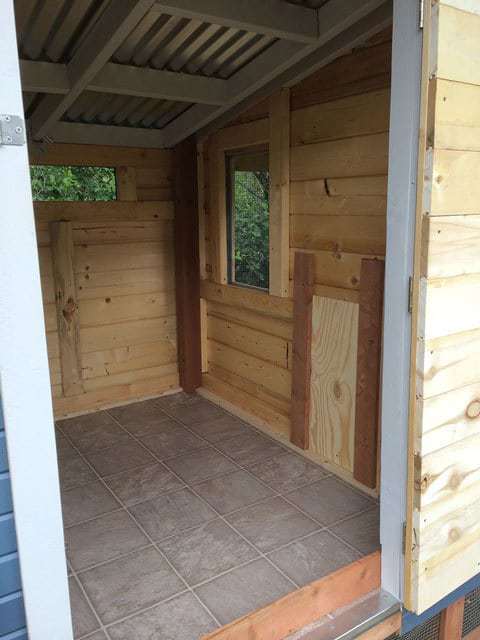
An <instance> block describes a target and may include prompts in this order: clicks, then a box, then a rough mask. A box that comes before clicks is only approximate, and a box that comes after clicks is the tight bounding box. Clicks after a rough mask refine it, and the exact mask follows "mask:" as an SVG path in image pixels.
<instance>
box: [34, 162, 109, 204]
mask: <svg viewBox="0 0 480 640" xmlns="http://www.w3.org/2000/svg"><path fill="white" fill-rule="evenodd" d="M30 176H31V181H32V196H33V200H37V201H45V200H63V201H64V202H68V201H85V200H116V199H117V183H116V179H115V169H112V168H110V167H69V166H42V165H39V166H35V167H30Z"/></svg>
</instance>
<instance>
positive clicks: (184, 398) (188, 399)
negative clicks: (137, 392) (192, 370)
mask: <svg viewBox="0 0 480 640" xmlns="http://www.w3.org/2000/svg"><path fill="white" fill-rule="evenodd" d="M201 402H203V398H202V397H201V396H199V395H198V393H185V391H180V392H178V393H169V394H168V395H166V396H163V397H161V398H156V399H155V403H156V404H157V405H158V406H159V407H160V408H161V409H163V410H165V411H169V410H170V409H172V408H174V407H179V406H182V405H183V406H185V405H192V404H195V403H201Z"/></svg>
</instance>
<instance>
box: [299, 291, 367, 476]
mask: <svg viewBox="0 0 480 640" xmlns="http://www.w3.org/2000/svg"><path fill="white" fill-rule="evenodd" d="M357 335H358V305H356V304H353V303H349V302H342V301H339V300H329V299H327V298H321V297H318V296H315V297H314V299H313V314H312V376H311V414H310V442H311V449H312V451H314V452H315V453H318V454H319V455H320V456H321V457H322V458H323V459H325V460H327V461H329V462H332V463H335V464H337V465H339V466H341V467H343V468H344V469H347V470H348V471H352V470H353V447H354V427H355V393H356V357H357Z"/></svg>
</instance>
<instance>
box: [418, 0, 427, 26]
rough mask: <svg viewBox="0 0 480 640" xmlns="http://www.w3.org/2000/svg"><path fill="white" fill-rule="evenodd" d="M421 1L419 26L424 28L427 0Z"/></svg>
mask: <svg viewBox="0 0 480 640" xmlns="http://www.w3.org/2000/svg"><path fill="white" fill-rule="evenodd" d="M419 1H420V12H419V17H418V26H419V28H420V29H423V23H424V20H425V0H419Z"/></svg>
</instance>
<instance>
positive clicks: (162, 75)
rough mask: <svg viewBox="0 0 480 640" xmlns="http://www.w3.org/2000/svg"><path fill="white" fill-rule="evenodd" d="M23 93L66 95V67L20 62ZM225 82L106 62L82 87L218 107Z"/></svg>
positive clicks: (223, 98)
mask: <svg viewBox="0 0 480 640" xmlns="http://www.w3.org/2000/svg"><path fill="white" fill-rule="evenodd" d="M20 69H21V75H22V88H23V91H28V92H32V93H53V94H59V95H68V93H69V92H70V83H69V80H68V72H67V66H66V65H64V64H57V63H53V62H36V61H31V60H21V61H20ZM227 88H228V85H227V81H226V80H220V79H218V78H206V77H203V76H194V75H189V74H185V73H178V72H174V71H159V70H157V69H147V68H140V67H133V66H129V65H123V64H114V63H112V62H109V63H107V64H106V65H105V66H104V67H103V69H102V70H101V71H100V72H99V73H98V74H97V75H96V76H95V78H94V79H93V80H91V81H90V83H89V84H88V85H87V86H86V87H85V88H84V90H87V91H95V92H98V93H112V94H115V95H125V96H135V97H139V98H153V99H155V100H176V101H179V102H195V103H199V104H213V105H222V104H225V103H226V102H227Z"/></svg>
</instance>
